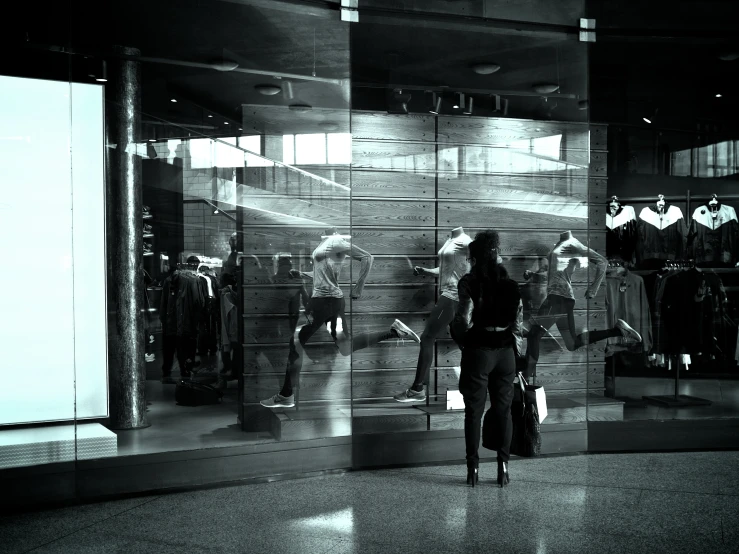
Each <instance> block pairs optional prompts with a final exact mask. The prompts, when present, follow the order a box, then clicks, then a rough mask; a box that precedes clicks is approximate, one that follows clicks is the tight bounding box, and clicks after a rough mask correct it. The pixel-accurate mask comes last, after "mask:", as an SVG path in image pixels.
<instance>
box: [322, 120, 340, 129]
mask: <svg viewBox="0 0 739 554" xmlns="http://www.w3.org/2000/svg"><path fill="white" fill-rule="evenodd" d="M320 125H321V129H323V130H325V131H336V130H337V129H338V128H339V126H338V125H337V124H336V123H334V122H333V121H323V122H321V124H320Z"/></svg>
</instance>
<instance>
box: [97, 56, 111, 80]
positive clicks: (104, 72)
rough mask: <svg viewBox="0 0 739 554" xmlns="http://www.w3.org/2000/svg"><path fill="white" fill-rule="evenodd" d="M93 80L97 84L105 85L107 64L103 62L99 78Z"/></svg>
mask: <svg viewBox="0 0 739 554" xmlns="http://www.w3.org/2000/svg"><path fill="white" fill-rule="evenodd" d="M95 80H96V81H97V82H98V83H107V82H108V64H107V63H106V62H105V60H103V72H102V74H101V75H100V77H97V78H95Z"/></svg>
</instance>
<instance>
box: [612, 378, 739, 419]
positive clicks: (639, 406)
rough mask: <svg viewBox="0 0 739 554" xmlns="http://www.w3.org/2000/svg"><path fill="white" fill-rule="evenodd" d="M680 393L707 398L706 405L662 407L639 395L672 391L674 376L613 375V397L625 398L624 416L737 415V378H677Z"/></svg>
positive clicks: (738, 412) (710, 416) (671, 392)
mask: <svg viewBox="0 0 739 554" xmlns="http://www.w3.org/2000/svg"><path fill="white" fill-rule="evenodd" d="M679 392H680V394H686V395H690V396H695V397H698V398H703V399H705V400H710V401H711V402H712V404H711V405H710V406H688V407H682V408H666V407H661V406H657V405H654V404H651V403H649V402H645V401H644V400H643V398H642V397H643V396H661V395H673V396H674V394H675V379H674V377H665V378H657V377H617V378H616V397H617V398H620V399H622V400H626V405H625V406H624V420H626V421H634V420H650V419H651V420H655V419H662V420H664V419H723V418H736V417H739V380H731V379H693V378H690V377H688V376H685V378H681V379H680V388H679Z"/></svg>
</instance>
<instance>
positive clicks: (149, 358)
mask: <svg viewBox="0 0 739 554" xmlns="http://www.w3.org/2000/svg"><path fill="white" fill-rule="evenodd" d="M144 359H145V360H146V362H147V363H151V362H153V361H154V360H156V359H157V357H156V356H155V355H154V354H144Z"/></svg>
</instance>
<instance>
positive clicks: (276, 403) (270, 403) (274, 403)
mask: <svg viewBox="0 0 739 554" xmlns="http://www.w3.org/2000/svg"><path fill="white" fill-rule="evenodd" d="M260 404H261V405H262V406H264V407H265V408H292V407H293V406H295V394H291V395H290V396H282V395H281V394H275V395H274V396H273V397H272V398H268V399H267V400H262V401H261V402H260Z"/></svg>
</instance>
